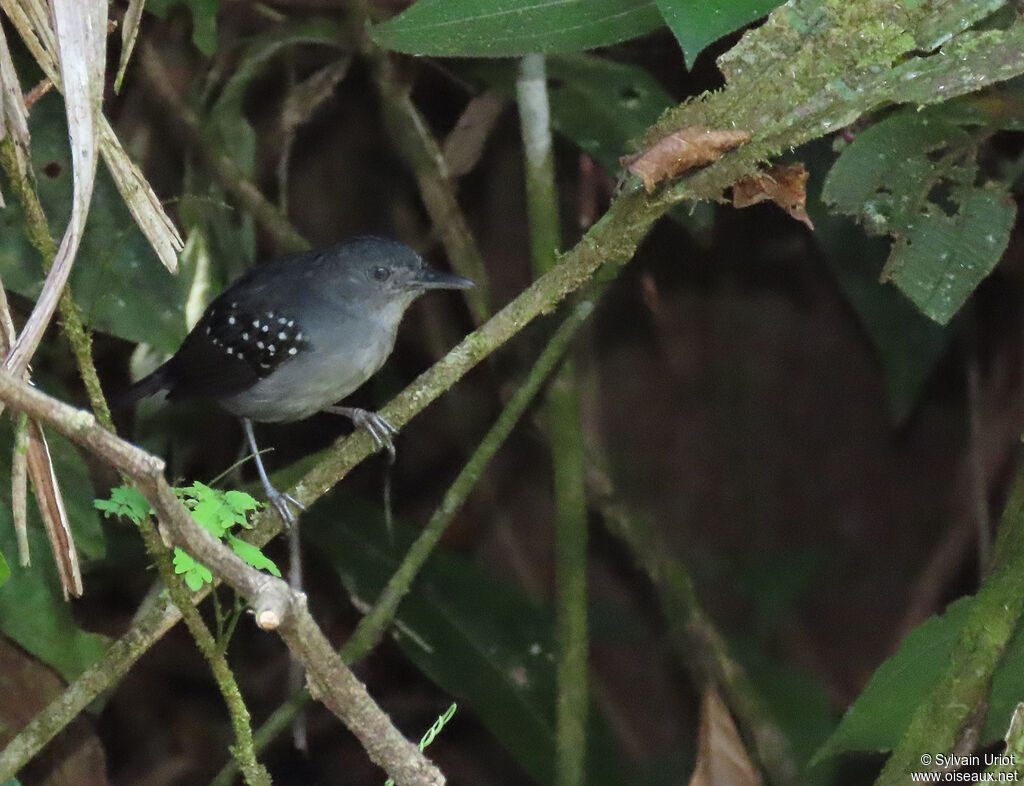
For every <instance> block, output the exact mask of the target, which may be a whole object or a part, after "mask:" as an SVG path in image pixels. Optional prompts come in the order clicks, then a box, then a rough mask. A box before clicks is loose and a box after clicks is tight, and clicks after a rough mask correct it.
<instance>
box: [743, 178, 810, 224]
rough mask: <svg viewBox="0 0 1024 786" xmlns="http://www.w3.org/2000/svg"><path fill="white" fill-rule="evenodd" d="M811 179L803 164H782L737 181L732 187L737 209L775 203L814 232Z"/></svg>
mask: <svg viewBox="0 0 1024 786" xmlns="http://www.w3.org/2000/svg"><path fill="white" fill-rule="evenodd" d="M807 175H808V172H807V170H806V169H805V168H804V165H803V164H800V163H797V164H782V165H779V166H773V167H771V168H770V169H765V170H764V171H762V172H758V173H757V174H756V175H748V176H747V177H745V178H743V179H742V180H737V181H736V183H735V184H734V185H733V187H732V203H733V205H734V206H735V207H750V206H751V205H756V204H757V203H758V202H764V201H765V200H771V201H772V202H774V203H775V204H776V205H778V206H779V207H781V208H782V209H783V210H785V211H786V212H787V213H789V214H790V215H791V216H792V217H793V218H795V219H796V220H797V221H799V222H801V223H803V224H806V225H807V228H808V229H814V224H813V223H812V222H811V217H810V216H808V215H807Z"/></svg>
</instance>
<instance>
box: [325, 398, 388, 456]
mask: <svg viewBox="0 0 1024 786" xmlns="http://www.w3.org/2000/svg"><path fill="white" fill-rule="evenodd" d="M324 412H330V413H332V414H335V415H344V416H345V417H347V418H350V419H351V420H352V422H353V423H354V424H355V425H356V428H361V429H365V430H366V431H367V432H369V434H370V436H371V437H372V438H373V441H374V442H375V443H377V448H378V450H380V449H383V450H386V451H387V452H388V453H390V454H391V458H392V459H393V458H394V457H395V443H394V442H393V441H392V437H394V436H395V435H396V434H397V433H398V429H397V428H395V427H394V425H392V423H391V421H390V420H388V419H387V418H386V417H384V416H383V415H378V414H377V413H376V412H370V411H369V410H368V409H359V408H358V407H327V408H325V409H324Z"/></svg>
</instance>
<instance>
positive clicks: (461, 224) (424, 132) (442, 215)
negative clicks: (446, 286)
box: [364, 39, 491, 325]
mask: <svg viewBox="0 0 1024 786" xmlns="http://www.w3.org/2000/svg"><path fill="white" fill-rule="evenodd" d="M364 54H365V55H366V56H367V57H368V58H369V59H370V62H371V64H372V66H373V77H374V82H375V83H376V85H377V91H378V93H379V94H380V98H381V104H382V107H381V108H382V110H383V113H384V124H385V126H386V127H387V130H388V134H389V135H390V136H391V139H392V141H393V142H394V143H395V146H396V147H397V148H398V149H399V151H400V152H401V153H402V155H403V156H404V157H405V160H406V161H407V162H408V163H409V165H410V166H411V167H412V170H413V174H415V176H416V183H417V185H418V186H419V191H420V196H421V197H422V198H423V205H424V207H426V209H427V212H428V213H429V214H430V218H431V221H433V224H434V231H435V232H436V233H437V236H438V237H439V238H440V240H441V243H442V244H443V245H444V249H445V252H446V253H447V254H448V260H449V261H450V262H451V265H452V268H454V269H455V271H456V272H458V273H459V274H460V275H463V276H466V277H467V278H471V279H473V281H475V282H476V286H475V287H473V289H466V290H463V295H464V296H465V298H466V303H467V304H468V305H469V310H470V313H471V314H472V316H473V319H474V321H475V322H476V324H478V325H479V324H481V323H482V322H484V321H485V320H486V319H487V317H488V316H490V314H491V308H490V296H489V289H490V288H489V286H488V284H487V269H486V268H485V267H484V261H483V257H482V256H481V255H480V250H479V249H478V248H477V246H476V241H475V240H474V239H473V234H472V233H471V232H470V231H469V226H468V225H467V223H466V217H465V215H463V213H462V209H461V208H460V207H459V202H458V200H457V199H456V198H455V188H454V186H453V185H452V180H451V176H450V175H449V173H448V166H447V164H446V163H445V157H444V153H442V152H441V148H440V146H439V145H438V144H437V140H436V139H434V136H433V134H431V132H430V128H429V127H428V126H427V122H426V120H425V119H424V118H423V116H422V115H421V114H420V112H419V110H418V109H417V108H416V105H415V104H414V103H413V101H412V96H411V95H410V93H411V91H412V86H411V85H410V84H409V81H408V79H406V78H404V77H403V76H402V74H401V73H400V71H399V70H398V68H396V66H395V61H394V60H393V59H392V57H391V55H389V54H388V53H386V52H384V51H382V50H381V49H379V48H378V47H377V46H376V45H374V44H373V43H372V42H371V41H370V40H369V39H366V43H365V47H364Z"/></svg>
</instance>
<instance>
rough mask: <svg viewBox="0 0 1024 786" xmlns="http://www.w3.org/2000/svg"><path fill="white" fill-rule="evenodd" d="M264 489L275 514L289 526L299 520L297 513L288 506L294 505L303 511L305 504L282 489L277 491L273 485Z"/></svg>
mask: <svg viewBox="0 0 1024 786" xmlns="http://www.w3.org/2000/svg"><path fill="white" fill-rule="evenodd" d="M264 490H265V491H266V494H267V500H268V501H269V502H270V504H271V505H273V506H274V510H276V511H277V515H279V516H280V517H281V520H282V521H283V522H284V523H285V524H286V525H287V526H289V527H291V526H294V525H295V523H296V522H297V521H298V520H299V517H298V514H297V513H295V512H294V511H292V509H291V508H290V507H289V506H290V505H294V506H295V508H296V509H298V510H299V511H304V510H305V509H306V506H305V505H303V504H302V503H301V502H299V501H298V500H297V499H295V497H293V496H292V495H291V494H289V493H287V492H284V491H278V490H277V489H275V488H274V487H273V486H270V487H269V488H267V489H264Z"/></svg>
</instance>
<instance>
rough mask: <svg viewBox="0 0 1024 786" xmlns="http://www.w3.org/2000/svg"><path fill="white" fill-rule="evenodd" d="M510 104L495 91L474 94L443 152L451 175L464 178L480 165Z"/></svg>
mask: <svg viewBox="0 0 1024 786" xmlns="http://www.w3.org/2000/svg"><path fill="white" fill-rule="evenodd" d="M506 104H508V101H506V100H505V99H504V98H503V97H502V96H501V95H500V94H499V93H498V92H497V91H495V90H487V91H486V92H483V93H481V94H480V95H478V96H474V97H473V98H472V99H471V100H470V102H469V103H468V104H466V108H465V109H464V110H462V114H461V115H459V119H458V122H456V123H455V127H454V128H453V129H452V130H451V132H450V133H449V134H448V136H447V137H446V138H445V140H444V145H443V150H442V152H443V154H444V160H445V163H446V164H447V165H448V176H449V177H451V178H459V177H462V176H463V175H465V174H468V173H469V172H470V171H472V169H473V167H475V166H476V164H477V162H478V161H479V160H480V156H481V155H483V152H484V145H485V144H486V143H487V139H488V138H489V137H490V135H491V131H493V130H494V126H495V125H496V124H497V122H498V118H499V117H500V116H501V113H502V112H504V111H505V106H506Z"/></svg>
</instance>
